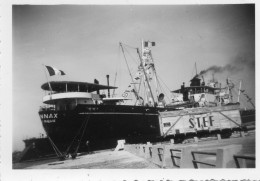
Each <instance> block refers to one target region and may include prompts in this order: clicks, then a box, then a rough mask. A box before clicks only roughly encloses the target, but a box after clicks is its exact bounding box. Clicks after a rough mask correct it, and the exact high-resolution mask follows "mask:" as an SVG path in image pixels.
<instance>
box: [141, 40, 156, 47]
mask: <svg viewBox="0 0 260 181" xmlns="http://www.w3.org/2000/svg"><path fill="white" fill-rule="evenodd" d="M152 46H155V42H150V41H145V42H144V47H152Z"/></svg>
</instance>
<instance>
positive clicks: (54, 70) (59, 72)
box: [45, 65, 65, 76]
mask: <svg viewBox="0 0 260 181" xmlns="http://www.w3.org/2000/svg"><path fill="white" fill-rule="evenodd" d="M45 67H46V69H47V70H48V72H49V74H50V76H53V75H65V73H64V72H63V71H62V70H59V69H57V68H55V67H51V66H47V65H45Z"/></svg>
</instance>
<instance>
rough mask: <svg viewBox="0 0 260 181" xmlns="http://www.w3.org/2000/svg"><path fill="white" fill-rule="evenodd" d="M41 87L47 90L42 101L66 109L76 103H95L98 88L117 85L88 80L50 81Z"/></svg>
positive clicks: (98, 95)
mask: <svg viewBox="0 0 260 181" xmlns="http://www.w3.org/2000/svg"><path fill="white" fill-rule="evenodd" d="M41 88H42V89H43V90H45V91H47V95H45V96H44V97H43V103H45V104H50V105H53V106H55V109H56V110H68V109H73V108H74V107H75V106H76V105H77V104H95V101H98V100H101V98H100V94H99V91H100V90H104V89H116V88H117V87H113V86H107V85H100V84H95V83H88V82H71V81H59V82H55V81H52V82H47V83H45V84H43V85H42V86H41ZM95 91H96V93H94V92H95Z"/></svg>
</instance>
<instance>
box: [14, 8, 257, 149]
mask: <svg viewBox="0 0 260 181" xmlns="http://www.w3.org/2000/svg"><path fill="white" fill-rule="evenodd" d="M141 38H144V39H145V40H150V41H155V42H156V46H155V47H153V49H152V51H153V57H154V59H155V63H156V68H157V73H158V74H159V76H160V78H161V79H162V80H163V81H164V83H166V84H167V87H168V88H170V89H171V90H175V89H178V88H179V87H180V85H181V84H182V82H185V83H186V85H188V84H189V81H190V79H191V78H192V76H194V74H195V71H194V64H195V62H196V63H197V67H198V71H202V70H206V69H207V68H209V67H211V66H223V67H225V66H226V65H229V66H226V67H229V68H232V71H224V72H222V73H221V74H215V78H217V79H218V80H219V81H221V80H222V81H223V82H224V79H225V78H226V77H227V76H228V77H230V78H232V79H234V80H235V82H238V80H243V88H245V89H246V92H247V93H248V95H249V96H251V97H252V98H255V18H254V5H185V6H184V5H161V6H158V5H149V6H148V5H144V6H130V5H126V6H119V5H98V6H97V5H84V6H83V5H81V6H80V5H49V6H46V5H38V6H32V5H17V6H13V150H17V149H19V150H21V149H23V146H24V144H23V142H22V140H23V139H25V138H27V137H28V138H30V137H34V136H35V137H38V136H39V133H44V130H43V128H42V125H41V121H40V118H39V116H38V110H39V106H41V105H42V96H43V95H44V92H43V91H42V90H41V88H40V86H41V85H42V84H43V83H45V82H46V77H45V75H44V69H43V66H42V64H46V65H51V66H54V67H56V68H59V69H61V70H63V71H64V72H65V73H66V76H63V77H61V76H58V77H52V78H51V80H75V81H86V82H93V80H94V78H97V79H98V80H99V81H100V83H101V84H106V78H105V76H106V75H107V74H110V76H111V82H113V80H114V76H115V73H116V72H117V73H118V75H117V82H116V86H118V87H121V89H119V90H118V94H121V93H120V91H121V92H122V91H123V89H124V88H125V87H126V86H127V85H128V84H129V82H130V77H129V74H128V73H127V68H126V65H125V63H124V60H123V59H122V54H121V53H120V51H119V42H123V43H125V44H128V45H131V46H133V47H138V46H140V40H141ZM211 78H212V75H211V74H208V76H205V79H206V80H209V79H211Z"/></svg>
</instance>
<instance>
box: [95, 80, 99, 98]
mask: <svg viewBox="0 0 260 181" xmlns="http://www.w3.org/2000/svg"><path fill="white" fill-rule="evenodd" d="M94 84H99V81H98V80H97V79H94ZM97 94H99V90H97Z"/></svg>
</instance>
